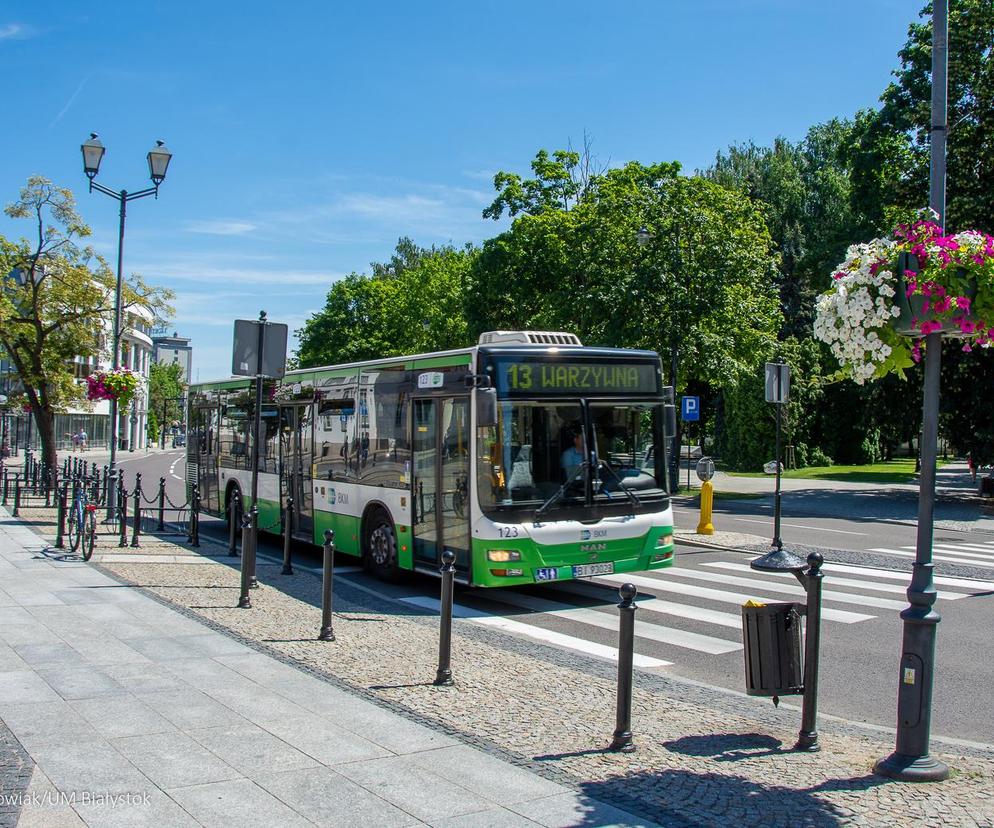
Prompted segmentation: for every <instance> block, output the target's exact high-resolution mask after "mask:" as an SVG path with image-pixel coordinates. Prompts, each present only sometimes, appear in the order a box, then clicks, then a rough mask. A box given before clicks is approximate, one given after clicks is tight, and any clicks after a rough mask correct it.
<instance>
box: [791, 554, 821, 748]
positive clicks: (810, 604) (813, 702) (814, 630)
mask: <svg viewBox="0 0 994 828" xmlns="http://www.w3.org/2000/svg"><path fill="white" fill-rule="evenodd" d="M824 562H825V558H824V557H823V556H822V555H821V554H820V553H818V552H812V553H811V554H810V555H808V571H807V572H806V573H805V588H806V590H807V594H808V601H807V612H806V616H807V620H806V621H805V630H804V701H803V703H802V706H801V731H800V733H798V734H797V744H796V745H794V750H806V751H809V752H814V751H817V750H821V746H820V745H819V744H818V722H817V718H818V654H819V650H820V648H821V582H822V579H823V578H824V577H825V576H824V574H823V573H822V571H821V565H822V564H823V563H824Z"/></svg>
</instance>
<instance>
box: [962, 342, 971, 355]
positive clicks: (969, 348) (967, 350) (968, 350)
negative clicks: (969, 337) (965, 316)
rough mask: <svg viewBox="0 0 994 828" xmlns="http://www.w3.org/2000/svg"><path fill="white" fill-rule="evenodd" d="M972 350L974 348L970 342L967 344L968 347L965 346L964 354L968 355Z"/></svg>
mask: <svg viewBox="0 0 994 828" xmlns="http://www.w3.org/2000/svg"><path fill="white" fill-rule="evenodd" d="M972 350H973V348H971V347H970V343H969V342H967V343H966V345H964V346H963V353H966V354H968V353H970V351H972Z"/></svg>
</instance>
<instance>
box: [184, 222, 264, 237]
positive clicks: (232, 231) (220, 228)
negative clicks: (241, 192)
mask: <svg viewBox="0 0 994 828" xmlns="http://www.w3.org/2000/svg"><path fill="white" fill-rule="evenodd" d="M258 228H259V226H258V225H257V224H253V223H251V222H248V221H219V220H206V221H189V222H187V223H186V227H185V228H184V229H185V230H186V231H187V232H188V233H203V234H205V235H209V236H244V235H245V234H247V233H251V232H252V231H254V230H257V229H258Z"/></svg>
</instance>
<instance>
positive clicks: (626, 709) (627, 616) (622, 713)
mask: <svg viewBox="0 0 994 828" xmlns="http://www.w3.org/2000/svg"><path fill="white" fill-rule="evenodd" d="M618 593H619V594H620V595H621V603H620V604H618V613H619V616H620V618H619V624H618V627H619V631H618V708H617V716H616V718H615V726H614V736H613V738H612V739H611V744H610V746H609V749H610V750H616V751H620V752H621V753H631V752H632V751H634V750H635V744H634V743H633V742H632V662H633V661H634V652H635V610H636V609H638V607H637V606H636V604H635V596H636V594H637V590H636V589H635V587H634V586H633V585H632V584H622V585H621V588H620V589H619V590H618Z"/></svg>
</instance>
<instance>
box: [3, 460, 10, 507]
mask: <svg viewBox="0 0 994 828" xmlns="http://www.w3.org/2000/svg"><path fill="white" fill-rule="evenodd" d="M9 490H10V470H9V469H4V470H3V505H4V506H6V505H7V493H8V491H9Z"/></svg>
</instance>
